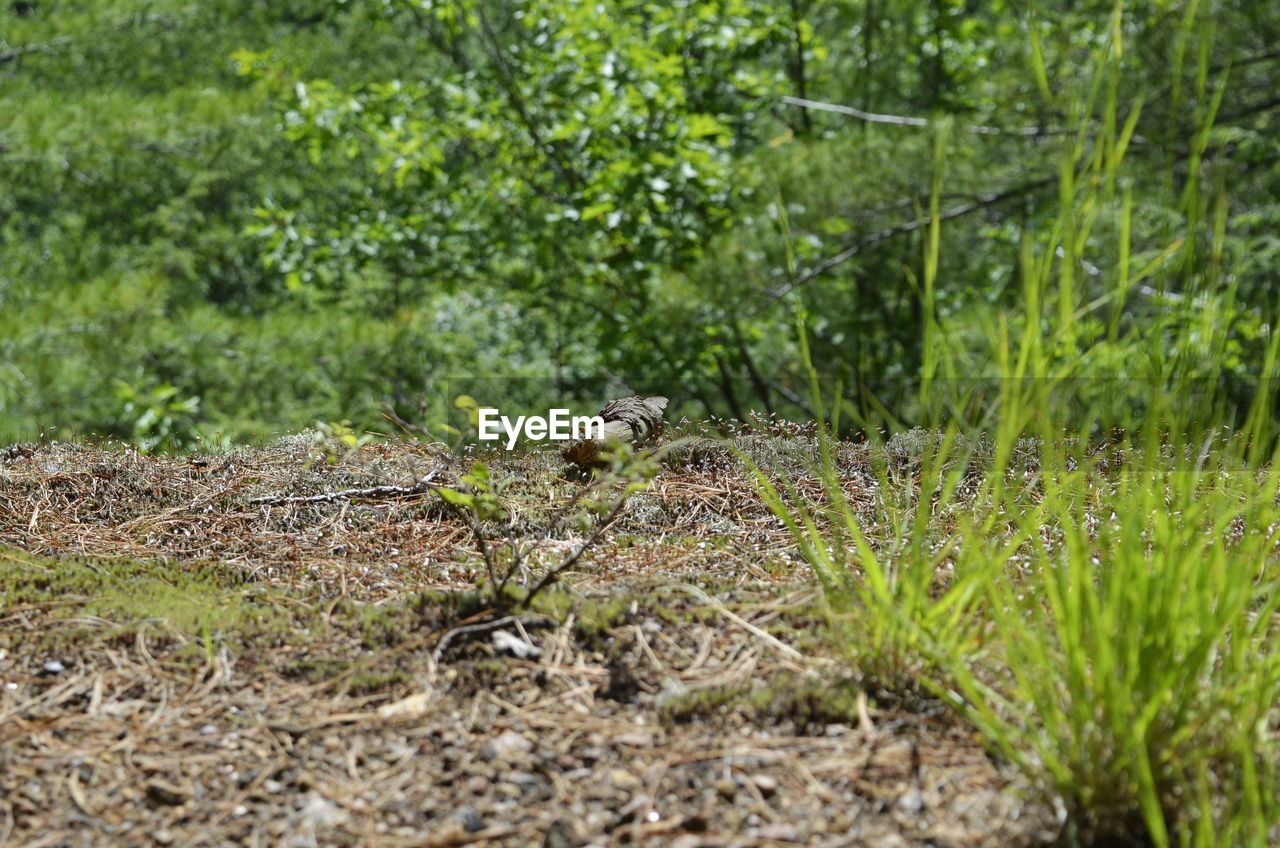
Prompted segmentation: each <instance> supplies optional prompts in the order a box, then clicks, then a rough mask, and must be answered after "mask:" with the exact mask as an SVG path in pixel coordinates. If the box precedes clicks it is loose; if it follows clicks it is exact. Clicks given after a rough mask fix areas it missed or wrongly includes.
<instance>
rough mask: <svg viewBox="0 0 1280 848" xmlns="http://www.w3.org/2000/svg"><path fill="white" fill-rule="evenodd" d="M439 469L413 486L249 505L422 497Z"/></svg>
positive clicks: (287, 497) (257, 500)
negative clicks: (409, 496)
mask: <svg viewBox="0 0 1280 848" xmlns="http://www.w3.org/2000/svg"><path fill="white" fill-rule="evenodd" d="M439 471H440V469H439V468H433V469H431V470H430V471H428V472H427V474H426V476H425V477H423V478H422V479H421V480H419V481H418V482H417V483H414V484H413V485H412V486H370V487H368V488H365V489H343V490H342V491H340V492H321V493H320V494H318V495H271V496H268V497H262V498H253V499H252V500H250V501H249V503H251V504H254V505H260V506H281V505H283V504H303V503H332V502H333V501H337V500H345V499H349V498H395V497H406V496H408V495H422V494H426V493H427V492H429V491H431V490H432V489H434V488H435V487H434V486H433V485H432V484H431V479H432V478H433V477H435V475H436V473H437V472H439Z"/></svg>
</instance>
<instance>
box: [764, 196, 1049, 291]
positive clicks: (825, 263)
mask: <svg viewBox="0 0 1280 848" xmlns="http://www.w3.org/2000/svg"><path fill="white" fill-rule="evenodd" d="M1056 179H1057V177H1043V178H1041V179H1038V180H1033V181H1031V182H1029V183H1023V184H1022V185H1019V186H1014V187H1013V188H1010V189H1005V190H1004V191H1000V192H996V193H995V194H986V195H983V196H981V197H979V198H978V199H977V200H974V201H971V202H969V203H962V204H960V205H959V206H953V207H951V208H950V209H948V210H946V211H945V212H943V213H942V214H941V215H939V216H938V219H939V220H941V221H950V220H952V219H953V218H960V217H963V216H965V215H969V214H971V213H973V212H976V211H978V210H979V209H983V208H986V207H988V206H995V205H998V204H1000V203H1003V202H1005V201H1007V200H1011V199H1013V198H1017V197H1023V196H1025V195H1028V194H1030V193H1031V192H1033V191H1035V190H1036V189H1039V188H1043V187H1044V186H1047V185H1050V184H1052V183H1053V182H1055V181H1056ZM928 223H929V218H928V217H924V218H917V219H916V220H914V221H908V222H906V223H903V224H898V225H896V226H892V227H886V228H885V229H883V230H879V231H877V232H874V233H872V234H871V235H869V236H867V237H866V238H864V239H861V240H860V241H857V242H854V243H853V244H851V245H849V246H848V247H846V248H845V249H844V250H842V251H840V252H839V253H837V254H835V255H834V256H831V257H828V258H827V259H824V260H822V261H821V262H819V263H818V264H817V265H815V266H813V267H812V268H810V269H809V270H808V271H805V272H804V273H803V274H800V275H799V276H797V277H795V278H794V279H793V280H791V281H790V282H788V283H787V284H786V285H784V286H782V287H780V288H778V289H775V290H774V291H773V292H772V293H770V294H769V296H768V297H767V298H765V300H764V302H763V303H761V304H760V305H759V306H757V307H756V308H755V310H754V311H753V312H752V313H751V314H752V315H758V314H759V313H761V312H763V311H764V310H766V309H768V308H769V307H770V306H772V305H773V304H774V303H776V302H777V301H778V300H780V299H781V298H783V297H785V296H786V295H787V294H789V293H790V292H792V291H794V290H795V289H798V288H800V287H801V286H803V285H805V284H806V283H809V282H812V281H813V280H815V279H817V278H818V277H820V276H822V275H823V274H825V273H827V272H828V271H830V270H831V269H832V268H835V267H836V266H838V265H842V264H844V263H845V262H848V261H849V260H850V259H852V258H853V257H855V256H857V255H858V254H859V253H861V252H862V251H863V250H864V249H866V248H868V247H872V246H874V245H877V244H879V243H880V242H882V241H887V240H889V239H891V238H894V237H896V236H900V235H906V234H907V233H913V232H915V231H916V230H919V229H922V228H923V227H925V226H926V225H927V224H928Z"/></svg>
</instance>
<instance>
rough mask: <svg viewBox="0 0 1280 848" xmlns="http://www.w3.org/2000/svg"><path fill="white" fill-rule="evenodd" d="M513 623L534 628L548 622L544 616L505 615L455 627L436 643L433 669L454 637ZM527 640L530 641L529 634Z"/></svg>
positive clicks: (433, 654) (432, 659)
mask: <svg viewBox="0 0 1280 848" xmlns="http://www.w3.org/2000/svg"><path fill="white" fill-rule="evenodd" d="M513 623H514V624H517V625H519V626H521V627H522V628H523V626H524V625H526V624H528V625H531V626H532V625H534V624H545V623H546V621H545V619H544V618H543V617H542V616H518V615H505V616H503V617H502V618H495V619H491V620H489V621H481V622H479V623H477V624H467V625H465V626H463V627H455V628H453V629H452V630H450V631H449V632H448V633H446V634H444V635H443V636H441V637H440V641H439V642H437V643H436V649H435V650H434V651H433V652H432V653H431V665H432V668H434V667H436V666H437V665H439V664H440V658H441V657H442V656H444V652H445V649H446V648H448V647H449V643H450V642H452V641H453V640H454V637H456V636H465V635H467V634H470V633H484V632H486V631H488V630H494V629H496V628H499V627H504V626H506V625H508V624H513ZM525 639H526V641H528V635H527V634H526V636H525Z"/></svg>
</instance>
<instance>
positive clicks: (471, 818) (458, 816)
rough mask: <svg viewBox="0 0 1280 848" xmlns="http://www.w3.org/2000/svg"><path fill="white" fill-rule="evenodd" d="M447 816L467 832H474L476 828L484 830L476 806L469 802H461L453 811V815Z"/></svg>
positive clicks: (482, 820)
mask: <svg viewBox="0 0 1280 848" xmlns="http://www.w3.org/2000/svg"><path fill="white" fill-rule="evenodd" d="M449 818H450V819H451V820H453V821H455V822H457V823H458V824H460V825H462V829H463V830H465V831H466V832H467V833H475V832H476V831H478V830H484V819H482V818H480V814H479V813H477V812H476V808H475V807H473V806H471V805H470V804H463V805H462V806H461V807H459V808H458V809H456V810H454V811H453V815H451V816H449Z"/></svg>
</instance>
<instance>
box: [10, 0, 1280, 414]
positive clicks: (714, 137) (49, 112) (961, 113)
mask: <svg viewBox="0 0 1280 848" xmlns="http://www.w3.org/2000/svg"><path fill="white" fill-rule="evenodd" d="M19 5H20V6H21V11H19V7H18V6H3V7H0V37H3V43H4V44H5V45H6V47H5V48H4V49H3V50H0V57H2V58H0V114H3V115H5V116H6V117H5V118H4V120H3V121H0V439H21V438H30V437H32V436H34V435H36V434H38V433H40V432H48V433H56V434H60V435H70V434H72V433H77V432H90V433H99V434H114V435H118V436H122V437H127V438H135V432H134V424H135V422H136V419H133V420H130V419H128V418H127V417H126V416H122V415H121V414H120V401H119V399H118V398H117V397H116V396H115V390H114V386H115V385H116V384H115V381H116V380H123V381H124V382H126V383H128V384H129V385H131V386H136V387H140V388H141V389H142V390H144V391H149V390H151V389H152V388H153V387H158V386H164V385H170V386H173V387H175V388H176V389H177V393H178V396H179V397H181V398H192V397H199V398H200V399H201V404H200V407H199V409H198V410H195V411H193V413H192V415H191V416H190V421H189V425H190V429H191V430H193V431H194V432H197V433H199V434H201V435H204V436H205V437H208V436H210V435H211V434H213V433H223V434H226V435H228V436H230V437H231V438H244V437H247V436H251V435H259V436H265V435H269V434H270V433H273V432H278V431H281V430H296V429H297V428H298V426H299V422H301V421H314V420H317V419H321V420H330V421H340V420H349V421H351V422H352V426H353V427H356V428H364V427H368V426H371V425H375V424H378V423H380V422H381V420H382V419H381V416H380V414H379V411H380V409H381V407H382V406H383V405H384V404H387V403H390V404H391V405H392V406H393V407H394V408H395V409H396V410H397V411H398V413H399V414H401V415H402V416H404V417H406V418H409V419H410V420H423V419H431V418H434V417H435V416H436V413H435V411H434V407H435V405H437V404H440V403H441V402H442V399H444V398H447V397H453V396H454V395H456V394H458V393H460V392H468V393H471V394H473V395H475V394H477V393H478V392H479V391H480V389H479V388H477V386H476V385H475V384H476V383H477V382H478V381H480V380H483V379H485V378H488V377H491V376H495V375H497V376H500V377H501V378H502V379H503V385H502V387H501V389H495V390H494V391H493V392H492V394H493V395H494V396H492V397H490V396H486V397H485V402H486V404H489V405H504V406H505V405H511V406H517V405H524V404H533V405H536V406H540V407H542V408H544V409H545V407H546V403H547V401H546V397H547V395H548V394H550V393H554V395H555V396H557V397H559V398H563V399H564V400H566V401H569V402H574V401H578V400H588V399H589V400H590V401H592V402H598V400H599V398H600V396H601V395H604V394H607V393H610V392H612V391H615V390H617V389H618V388H619V387H622V386H625V387H629V388H633V389H635V390H641V391H643V390H647V389H653V390H657V391H667V390H669V387H670V386H681V387H682V389H683V390H682V392H681V397H679V398H677V399H676V400H677V403H678V404H684V408H683V409H674V410H673V411H675V412H677V414H680V413H683V412H716V413H719V414H723V413H726V412H728V413H730V414H734V415H738V416H744V415H745V413H746V411H747V410H748V409H750V408H753V407H754V408H763V409H765V410H767V411H777V412H780V413H783V414H790V415H792V416H795V415H797V414H799V415H804V414H811V413H812V412H813V410H812V409H810V408H809V407H810V404H809V402H808V401H807V400H806V399H805V397H804V395H805V391H804V385H805V382H806V377H805V375H804V373H803V371H802V370H801V369H799V368H798V367H797V366H796V365H795V360H796V355H797V351H796V348H795V343H794V337H793V335H792V333H791V332H790V321H791V316H792V315H793V314H794V312H795V310H796V309H801V310H803V311H805V312H807V313H808V314H809V315H810V316H811V321H810V324H809V326H810V329H811V331H812V338H811V340H810V341H811V346H812V351H813V357H814V362H815V363H816V366H817V367H818V368H819V370H820V371H821V372H822V374H823V375H824V377H829V378H838V379H839V380H840V381H841V383H842V385H843V386H844V387H845V390H844V394H845V398H844V399H845V400H846V401H847V405H848V407H849V408H850V410H851V411H852V412H854V413H855V415H854V418H855V419H863V418H867V417H869V416H875V417H881V418H885V417H886V414H887V420H889V421H890V422H892V423H893V424H894V425H895V426H899V425H901V426H908V425H911V424H916V423H922V422H925V421H927V420H928V419H929V417H930V415H931V414H932V411H931V410H928V409H925V408H923V407H922V406H921V405H920V402H919V401H920V397H921V395H920V388H921V385H920V383H921V380H922V375H923V373H924V371H925V370H926V369H924V363H925V359H926V350H925V347H926V343H925V339H926V337H929V338H931V339H932V341H930V342H929V344H930V345H932V346H933V349H932V351H931V352H930V353H928V357H929V358H931V359H932V360H933V361H934V362H935V363H941V362H947V361H950V362H953V363H955V366H954V367H953V368H952V372H953V374H948V373H945V372H937V373H933V374H932V376H931V379H933V380H934V381H935V382H939V383H940V384H945V382H946V381H947V380H952V379H960V378H964V379H960V382H961V383H963V382H965V381H966V380H968V382H969V384H970V385H969V386H968V388H970V389H973V386H972V382H973V380H972V378H974V377H984V376H986V377H991V378H995V370H994V365H993V363H994V361H995V358H996V356H997V354H998V350H999V347H1000V345H999V342H998V338H999V334H1000V332H1001V329H1000V324H999V321H998V320H997V316H999V315H1001V314H1007V316H1008V321H1007V325H1008V330H1009V332H1011V333H1013V334H1014V335H1015V336H1016V335H1019V334H1021V333H1022V332H1023V331H1024V328H1025V327H1026V326H1029V325H1028V324H1026V323H1025V322H1026V321H1027V320H1030V321H1031V322H1033V323H1034V322H1035V321H1036V320H1037V319H1038V320H1039V322H1040V330H1039V331H1040V332H1041V333H1042V334H1044V335H1045V337H1046V340H1047V342H1046V343H1047V344H1051V345H1052V346H1054V348H1055V349H1056V350H1057V351H1058V353H1059V354H1060V356H1061V357H1062V361H1063V362H1075V361H1077V358H1079V360H1080V361H1081V362H1082V363H1083V364H1084V366H1085V367H1087V369H1088V370H1089V371H1090V374H1091V375H1093V376H1090V377H1089V378H1087V379H1081V380H1078V381H1077V382H1076V383H1074V384H1072V385H1071V386H1070V390H1069V391H1068V390H1067V388H1068V387H1067V385H1066V384H1063V386H1061V387H1060V388H1061V389H1062V391H1060V392H1059V394H1058V396H1059V397H1061V398H1062V399H1063V400H1064V402H1065V403H1067V404H1070V403H1071V397H1078V398H1079V401H1080V404H1081V405H1086V406H1087V405H1091V404H1093V403H1094V402H1095V401H1098V400H1100V398H1101V395H1102V391H1101V388H1100V387H1102V386H1104V385H1108V381H1109V382H1110V384H1111V385H1115V384H1116V383H1117V380H1116V379H1113V378H1123V379H1129V380H1131V381H1133V376H1134V374H1135V373H1136V374H1137V375H1138V380H1139V381H1147V382H1153V381H1154V382H1159V381H1162V380H1164V379H1165V377H1166V376H1167V375H1164V374H1158V373H1155V372H1154V371H1153V370H1152V368H1151V367H1149V365H1148V364H1146V363H1148V362H1149V360H1150V357H1149V356H1148V354H1149V353H1150V352H1151V350H1152V349H1153V348H1154V347H1157V346H1158V347H1160V349H1161V351H1162V353H1170V354H1175V353H1176V356H1172V357H1166V358H1163V359H1162V361H1175V360H1176V361H1178V362H1179V363H1180V364H1179V366H1178V367H1179V368H1180V369H1183V370H1184V371H1185V372H1187V373H1190V372H1196V373H1197V374H1198V375H1199V376H1198V380H1199V383H1200V385H1201V386H1202V388H1203V389H1205V390H1207V389H1208V387H1209V384H1211V383H1215V382H1216V383H1220V384H1221V388H1223V389H1225V392H1224V395H1223V397H1224V398H1225V400H1224V402H1225V403H1227V404H1229V405H1230V406H1232V407H1233V408H1234V409H1236V410H1237V411H1241V410H1243V409H1245V408H1246V407H1247V405H1248V400H1249V398H1250V397H1252V395H1253V393H1254V392H1255V391H1256V389H1257V379H1256V368H1255V367H1254V363H1256V362H1257V361H1258V360H1259V358H1260V357H1261V355H1262V350H1263V349H1264V347H1265V343H1266V335H1267V332H1268V330H1267V328H1268V327H1269V325H1270V311H1271V309H1272V306H1273V303H1272V301H1273V299H1274V298H1273V295H1272V292H1274V291H1275V290H1276V285H1277V282H1280V281H1277V279H1276V271H1275V269H1276V267H1277V263H1276V262H1275V259H1276V257H1277V255H1280V242H1277V240H1276V237H1275V235H1274V233H1275V232H1276V229H1277V225H1278V224H1280V207H1277V205H1276V203H1275V200H1274V198H1275V197H1276V196H1277V181H1278V179H1280V172H1278V169H1277V167H1276V156H1275V145H1274V120H1275V118H1274V115H1275V112H1274V106H1273V103H1272V101H1271V99H1270V92H1271V91H1272V90H1274V88H1275V79H1276V69H1277V67H1278V66H1280V63H1278V62H1277V61H1276V60H1275V57H1274V51H1273V50H1272V48H1271V45H1272V43H1273V42H1274V36H1275V33H1276V32H1277V31H1278V30H1277V28H1278V27H1280V18H1278V17H1277V13H1276V10H1275V8H1274V4H1264V3H1231V4H1208V3H1171V4H1169V3H1157V2H1148V1H1147V0H1142V2H1137V0H1135V2H1132V3H1129V4H1125V5H1123V6H1120V7H1116V6H1113V5H1112V4H1111V3H1085V4H1079V3H1075V4H1066V3H1050V4H1047V5H1046V4H1037V6H1036V8H1035V10H1034V11H1030V10H1028V8H1026V7H1024V6H1021V5H1018V4H1009V3H1005V2H995V3H990V4H986V5H983V6H980V7H975V6H973V5H972V4H970V6H963V5H960V4H955V3H920V2H914V0H886V2H875V3H863V2H837V3H821V4H820V3H812V2H809V0H799V2H794V3H787V4H782V3H772V2H764V0H717V2H711V3H706V2H697V3H694V2H677V3H667V4H656V5H655V4H641V3H634V2H628V0H609V2H606V3H603V4H591V5H585V6H584V5H582V4H577V3H572V2H566V0H521V2H518V3H495V2H492V0H460V1H459V2H451V3H437V4H428V5H424V4H421V3H416V2H407V0H359V1H358V2H348V3H343V4H315V3H309V2H288V3H281V4H262V3H258V2H254V0H216V2H211V3H201V4H187V3H177V2H162V3H150V4H147V6H146V7H145V9H142V10H140V9H139V7H137V5H136V4H134V3H130V2H126V0H93V2H89V3H81V4H71V5H68V4H60V3H55V2H47V3H46V2H41V3H36V4H19ZM783 95H791V96H795V97H801V98H807V99H810V100H817V101H822V102H827V103H832V104H837V105H839V106H852V107H855V108H856V109H862V110H866V111H867V112H869V113H874V114H880V115H884V114H888V115H891V116H894V115H897V116H903V117H904V118H905V119H906V120H904V121H898V122H892V121H897V119H896V118H890V119H889V120H890V121H891V122H890V123H884V122H877V121H865V120H858V119H855V118H852V117H849V116H847V115H841V114H833V113H830V112H824V111H818V110H815V109H810V108H801V107H798V106H795V105H790V104H787V103H784V102H782V101H781V100H780V98H781V97H782V96H783ZM944 119H945V120H949V121H950V126H951V129H950V131H949V132H948V133H947V134H946V136H945V141H944V142H943V143H940V142H939V139H940V136H939V135H938V132H937V128H938V127H939V126H941V123H940V121H942V122H944V123H945V120H944ZM939 154H941V159H939ZM940 161H941V162H942V163H943V165H944V170H943V171H940V170H939V168H938V163H939V162H940ZM1121 164H1123V172H1122V173H1121V171H1119V170H1117V166H1120V165H1121ZM939 173H943V174H944V177H943V179H944V185H945V190H944V191H943V192H942V193H941V194H940V195H938V196H937V206H936V209H934V208H932V207H931V197H932V196H933V192H932V190H931V189H932V186H931V184H932V182H933V180H934V177H935V175H937V174H939ZM1063 198H1071V200H1072V203H1071V204H1070V208H1071V209H1073V210H1074V211H1073V212H1071V213H1070V214H1069V215H1066V216H1064V215H1063V214H1062V211H1061V210H1062V209H1063V208H1065V207H1062V205H1061V204H1060V200H1061V199H1063ZM934 212H936V213H937V215H936V217H940V218H944V219H945V220H946V226H945V227H943V228H941V229H940V231H939V232H938V235H937V242H936V244H934V242H933V238H934V235H933V231H932V228H931V226H930V225H929V223H928V222H929V219H930V215H931V213H934ZM1065 247H1069V249H1070V255H1072V256H1074V257H1076V258H1075V259H1074V260H1073V263H1065V262H1063V261H1062V259H1061V258H1060V257H1059V256H1058V252H1059V250H1060V249H1063V248H1065ZM1068 265H1070V267H1068ZM1045 275H1051V276H1053V277H1055V278H1060V279H1062V280H1063V281H1064V283H1069V284H1067V285H1064V287H1063V288H1062V290H1061V291H1060V292H1059V293H1058V294H1056V295H1055V300H1054V301H1053V302H1049V301H1043V302H1040V303H1038V305H1037V308H1038V314H1037V315H1035V316H1025V315H1024V314H1023V312H1022V309H1023V296H1022V292H1023V290H1024V288H1025V287H1026V285H1027V284H1028V280H1029V279H1034V280H1039V279H1042V278H1044V277H1045ZM1210 279H1212V280H1214V281H1215V284H1214V285H1212V286H1208V285H1205V281H1207V280H1210ZM926 280H928V281H931V282H929V283H928V284H927V285H926ZM1227 282H1229V283H1230V284H1229V285H1225V284H1221V283H1227ZM1067 312H1070V313H1072V315H1073V316H1074V317H1075V318H1076V320H1074V321H1073V322H1072V326H1074V327H1076V328H1077V329H1078V332H1076V333H1074V335H1072V336H1071V337H1065V336H1060V335H1059V334H1057V332H1056V331H1053V330H1052V329H1051V328H1049V327H1048V324H1047V322H1054V323H1055V324H1058V325H1061V324H1062V319H1063V316H1064V315H1065V314H1066V313H1067ZM1076 313H1080V314H1079V315H1076ZM932 322H937V326H944V327H945V333H944V334H939V333H933V334H927V333H926V332H925V330H926V329H927V328H928V327H930V326H934V324H933V323H932ZM1051 337H1052V338H1051ZM1135 362H1136V363H1139V367H1138V368H1137V369H1135V368H1134V367H1133V366H1134V363H1135ZM964 393H965V392H964V391H963V390H960V389H957V392H956V394H960V395H962V394H964ZM970 394H971V395H972V396H971V397H970V398H969V399H968V400H967V401H966V406H968V407H976V406H979V405H981V404H982V403H984V402H985V400H984V398H985V399H987V400H989V399H990V398H991V397H992V396H993V395H992V393H991V391H990V390H985V389H984V390H977V389H974V390H973V391H972V392H970ZM1111 400H1112V402H1113V403H1114V404H1115V406H1116V414H1117V415H1122V414H1123V413H1124V410H1126V409H1128V408H1129V407H1130V405H1131V404H1132V403H1133V402H1134V399H1133V398H1129V397H1125V396H1124V395H1123V393H1114V394H1113V395H1112V397H1111ZM431 423H432V424H437V423H439V422H438V421H434V420H433V421H431ZM184 426H186V425H184ZM136 437H137V438H141V439H147V438H150V437H149V435H148V434H147V433H138V434H136Z"/></svg>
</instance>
